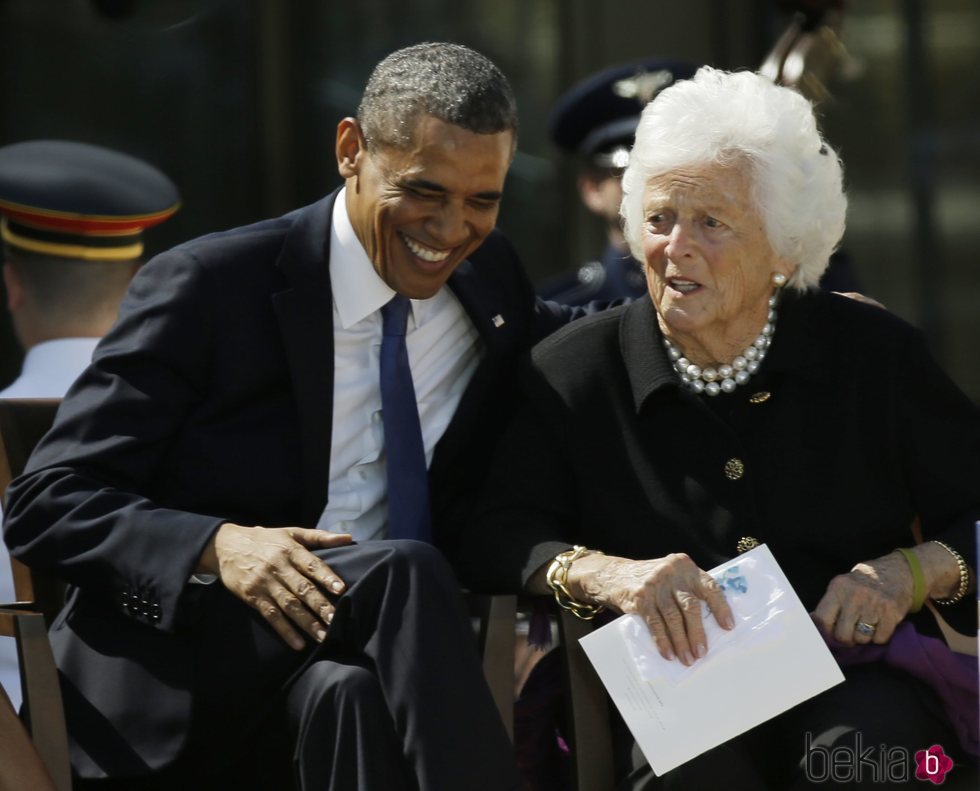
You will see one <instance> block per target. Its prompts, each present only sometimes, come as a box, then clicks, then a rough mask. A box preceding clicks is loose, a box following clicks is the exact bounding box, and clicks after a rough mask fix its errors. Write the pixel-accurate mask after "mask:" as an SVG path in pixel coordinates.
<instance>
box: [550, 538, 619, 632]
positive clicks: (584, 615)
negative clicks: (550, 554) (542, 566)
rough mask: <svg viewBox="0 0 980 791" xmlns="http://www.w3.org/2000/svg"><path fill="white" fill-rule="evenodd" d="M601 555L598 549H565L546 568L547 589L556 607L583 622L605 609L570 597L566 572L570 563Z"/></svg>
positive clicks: (599, 605) (577, 547)
mask: <svg viewBox="0 0 980 791" xmlns="http://www.w3.org/2000/svg"><path fill="white" fill-rule="evenodd" d="M601 554H602V552H600V551H599V550H598V549H586V548H585V547H580V546H576V547H573V548H572V549H567V550H565V551H564V552H559V553H558V554H557V555H555V559H554V560H552V561H551V565H550V566H548V573H547V574H546V575H545V579H546V580H547V582H548V587H549V588H551V590H553V591H554V593H555V601H556V602H558V606H559V607H561V608H563V609H565V610H568V611H569V612H571V614H572V615H574V616H575V617H576V618H581V619H582V620H583V621H591V620H592V619H593V618H595V617H596V616H597V615H598V614H599V613H601V612H602V611H603V610H604V609H606V608H605V607H604V606H603V605H601V604H585V603H584V602H580V601H579V600H578V599H576V598H575V597H574V596H572V594H571V592H570V591H569V590H568V587H567V582H568V570H569V569H570V568H571V567H572V563H574V562H575V561H576V560H578V559H579V558H581V557H585V556H586V555H601Z"/></svg>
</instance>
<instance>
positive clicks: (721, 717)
mask: <svg viewBox="0 0 980 791" xmlns="http://www.w3.org/2000/svg"><path fill="white" fill-rule="evenodd" d="M710 574H711V576H713V577H714V578H715V579H716V580H717V581H718V583H719V584H720V585H721V586H722V588H723V589H724V591H725V596H726V598H727V600H728V603H729V605H730V606H731V608H732V613H733V614H734V616H735V628H734V629H732V630H731V631H726V630H725V629H722V628H721V627H720V626H719V625H718V624H717V623H716V622H715V621H714V619H713V618H712V616H711V614H710V612H709V611H708V609H707V606H703V612H704V624H705V633H706V635H707V638H708V653H707V655H706V656H705V657H704V658H703V659H699V660H697V661H696V662H695V663H694V664H693V665H692V666H691V667H685V666H684V665H682V664H681V663H680V662H679V661H677V660H676V659H675V660H673V661H667V660H666V659H664V658H663V657H662V656H660V654H659V652H658V651H657V649H656V646H655V645H654V642H653V639H652V637H651V636H650V632H649V630H648V628H647V626H646V624H645V623H644V621H643V619H642V618H641V617H640V616H638V615H623V616H621V617H619V618H617V619H616V620H615V621H613V622H612V623H609V624H607V625H606V626H603V627H602V628H600V629H596V630H595V631H594V632H592V633H591V634H589V635H587V636H585V637H583V638H582V639H581V643H582V647H583V648H584V649H585V653H586V655H587V656H588V657H589V659H590V660H591V662H592V664H593V665H594V666H595V669H596V672H597V673H598V674H599V678H600V679H601V680H602V683H603V684H604V685H605V687H606V690H607V691H608V693H609V695H610V697H611V698H612V700H613V703H615V704H616V708H618V709H619V713H620V714H621V715H622V717H623V719H624V720H625V722H626V724H627V725H628V726H629V729H630V731H631V732H632V734H633V737H634V738H635V739H636V741H637V744H638V745H639V747H640V749H641V750H642V751H643V754H644V755H645V756H646V759H647V761H649V763H650V766H651V767H652V768H653V771H654V772H655V773H656V774H657V775H662V774H663V773H664V772H668V771H670V770H671V769H673V768H674V767H676V766H680V765H681V764H682V763H684V762H686V761H689V760H691V759H692V758H694V757H695V756H698V755H700V754H701V753H703V752H705V751H707V750H710V749H711V748H712V747H716V746H717V745H719V744H721V743H722V742H726V741H728V740H729V739H731V738H733V737H735V736H738V734H740V733H743V732H744V731H747V730H748V729H749V728H752V727H754V726H756V725H758V724H759V723H762V722H765V721H766V720H768V719H770V718H772V717H775V716H776V715H777V714H780V713H781V712H783V711H786V710H787V709H789V708H791V707H793V706H795V705H796V704H798V703H801V702H802V701H804V700H807V699H808V698H811V697H813V696H814V695H817V694H818V693H820V692H823V691H824V690H825V689H829V688H830V687H832V686H834V685H835V684H839V683H840V682H841V681H843V680H844V676H843V674H842V673H841V671H840V668H839V667H838V666H837V662H836V661H835V660H834V658H833V656H832V655H831V653H830V649H828V648H827V645H826V644H825V643H824V641H823V638H822V637H821V636H820V633H819V632H818V631H817V628H816V626H814V624H813V621H812V620H811V618H810V615H809V613H807V611H806V609H805V608H804V607H803V604H802V603H801V602H800V600H799V598H798V597H797V595H796V593H795V592H794V591H793V589H792V587H790V584H789V582H788V581H787V580H786V577H785V576H784V575H783V572H782V570H781V569H780V568H779V565H778V564H777V563H776V559H775V558H774V557H773V556H772V553H771V552H770V551H769V548H768V547H766V546H765V545H764V544H763V545H760V546H758V547H756V548H755V549H753V550H751V551H749V552H746V553H745V554H743V555H739V556H738V557H737V558H735V559H733V560H731V561H729V562H728V563H724V564H722V565H721V566H718V567H717V568H715V569H712V570H711V572H710Z"/></svg>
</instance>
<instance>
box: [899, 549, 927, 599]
mask: <svg viewBox="0 0 980 791" xmlns="http://www.w3.org/2000/svg"><path fill="white" fill-rule="evenodd" d="M898 551H899V552H901V553H902V557H904V558H905V560H906V561H908V564H909V569H910V570H911V572H912V606H911V607H909V612H918V611H919V610H921V609H922V605H923V604H925V601H926V579H925V577H924V576H923V575H922V564H921V563H919V558H918V556H916V554H915V552H913V551H912V550H911V549H906V548H905V547H899V548H898Z"/></svg>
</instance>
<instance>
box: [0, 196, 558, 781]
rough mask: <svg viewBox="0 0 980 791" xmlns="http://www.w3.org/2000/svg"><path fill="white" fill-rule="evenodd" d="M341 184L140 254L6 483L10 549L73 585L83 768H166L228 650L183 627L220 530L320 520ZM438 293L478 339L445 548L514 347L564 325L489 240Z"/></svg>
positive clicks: (438, 483)
mask: <svg viewBox="0 0 980 791" xmlns="http://www.w3.org/2000/svg"><path fill="white" fill-rule="evenodd" d="M336 195H337V193H334V194H333V195H330V196H328V197H326V198H324V199H323V200H321V201H319V202H318V203H316V204H313V205H312V206H309V207H306V208H304V209H301V210H298V211H296V212H294V213H292V214H289V215H286V216H285V217H282V218H279V219H274V220H269V221H266V222H261V223H258V224H256V225H252V226H248V227H244V228H239V229H235V230H232V231H228V232H224V233H218V234H213V235H210V236H207V237H204V238H202V239H199V240H195V241H192V242H190V243H187V244H185V245H182V246H180V247H178V248H175V249H174V250H172V251H170V252H168V253H165V254H163V255H160V256H158V257H157V258H155V259H154V260H152V261H151V262H149V263H148V264H147V265H146V266H145V267H144V268H143V269H142V271H141V272H140V273H139V274H138V276H137V277H136V279H135V280H134V282H133V284H132V288H131V289H130V293H129V295H128V296H127V298H126V300H125V302H124V303H123V306H122V309H121V314H120V319H119V322H118V323H117V325H116V326H115V327H114V329H113V330H112V331H111V332H110V333H109V334H108V335H107V336H106V337H105V339H104V340H103V342H102V343H101V344H100V346H99V348H98V350H97V352H96V353H95V356H94V359H93V364H92V366H91V367H90V368H89V369H88V370H87V371H86V372H85V373H84V374H83V375H82V376H81V378H80V379H79V381H78V382H77V383H76V385H75V386H74V388H73V389H72V390H71V392H70V393H69V394H68V396H67V397H66V399H65V401H64V403H63V404H62V407H61V410H60V412H59V415H58V417H57V420H56V423H55V426H54V428H53V430H52V432H51V433H50V434H49V435H48V436H47V438H46V439H45V440H44V441H43V442H42V443H41V445H40V446H39V447H38V449H37V451H36V452H35V454H34V456H33V457H32V459H31V461H30V463H29V464H28V469H27V471H26V472H25V474H24V475H23V476H21V477H20V478H19V479H18V480H17V481H15V482H14V484H13V485H12V486H11V487H10V490H9V501H8V508H7V519H6V525H5V539H6V540H7V542H8V544H9V545H10V547H11V549H12V552H13V554H14V555H15V556H17V557H19V558H20V559H21V560H24V561H26V562H27V563H28V564H30V565H32V566H38V567H41V568H47V569H51V570H53V571H54V572H55V573H56V574H57V575H58V576H59V577H61V578H63V579H65V580H66V581H68V582H69V583H71V584H72V585H74V586H76V587H75V589H74V591H73V594H72V598H71V599H70V601H69V605H68V607H67V608H66V609H65V610H64V611H63V612H62V614H61V616H60V617H59V618H58V620H57V621H56V623H55V624H54V625H53V629H52V641H53V643H54V647H55V650H56V655H57V660H58V665H59V668H60V669H61V672H62V674H63V681H64V688H65V698H66V710H67V716H68V719H69V729H70V731H71V734H72V753H73V763H74V765H75V769H76V771H78V772H80V773H81V774H83V775H85V776H100V775H101V774H102V773H103V772H108V773H110V774H119V773H140V772H145V771H146V770H147V769H154V768H158V767H161V766H164V765H166V764H168V763H169V762H170V761H172V760H173V759H174V756H175V755H176V754H177V753H178V752H179V750H180V748H181V745H182V744H183V743H184V741H185V739H186V736H187V723H188V717H189V714H190V709H191V705H192V698H193V697H194V695H195V688H194V685H195V683H197V682H196V679H197V678H198V676H199V675H200V674H198V673H196V672H194V671H193V670H192V665H193V664H194V663H197V662H201V661H205V662H222V661H233V657H206V658H203V659H202V658H201V657H198V656H195V641H194V639H193V635H192V634H189V633H188V631H187V626H188V625H189V624H192V623H193V621H194V617H195V613H194V601H195V599H196V598H197V596H198V595H199V594H200V590H201V589H200V587H199V586H192V587H190V588H189V587H188V585H187V581H188V579H189V577H190V576H191V574H192V572H193V571H194V568H195V565H196V563H197V561H198V558H199V556H200V554H201V552H202V550H203V549H204V547H205V545H206V544H207V542H208V540H209V539H210V537H211V535H212V534H213V532H214V531H215V530H216V529H217V527H218V526H219V525H220V524H221V523H222V522H225V521H232V522H237V523H240V524H249V525H263V526H268V527H277V526H287V525H298V526H304V527H314V526H315V525H316V523H317V520H318V518H319V516H320V514H321V512H322V510H323V508H324V506H325V504H326V499H327V489H328V476H329V468H330V436H331V418H332V396H333V368H334V362H333V310H332V297H331V289H330V278H329V272H328V260H327V259H328V255H329V239H330V218H331V212H332V209H333V203H334V200H335V198H336ZM449 285H450V287H451V288H452V290H453V292H454V293H455V294H456V296H457V297H458V299H459V300H460V302H461V303H462V305H463V307H464V309H465V310H466V312H467V314H468V315H469V316H470V318H471V319H472V321H473V323H474V325H475V327H476V329H477V331H478V333H479V335H480V337H481V339H482V341H483V347H484V352H483V358H482V361H481V363H480V365H479V366H478V368H477V370H476V372H475V374H474V376H473V379H472V380H471V382H470V384H469V387H468V388H467V390H466V392H465V393H464V395H463V398H462V400H461V401H460V404H459V407H458V409H457V412H456V415H455V417H454V419H453V421H452V422H451V424H450V425H449V427H448V428H447V430H446V432H445V434H444V436H443V437H442V439H441V441H440V442H439V444H438V446H437V449H436V453H435V456H434V459H433V462H432V466H431V469H430V480H431V488H432V499H433V518H434V530H435V535H436V537H437V540H438V541H439V542H440V543H443V544H447V543H449V542H451V540H452V535H453V529H454V526H455V524H456V523H457V520H458V519H460V518H461V515H462V514H463V513H464V512H465V511H466V509H467V507H468V505H469V503H471V502H472V500H473V493H474V491H475V489H476V487H478V486H479V483H480V482H481V480H482V479H483V477H484V472H485V467H486V465H487V463H488V459H489V456H490V449H491V447H492V446H493V445H494V444H495V442H496V438H497V437H498V436H499V435H500V432H501V428H502V425H503V423H504V421H505V420H506V419H507V417H508V414H509V411H510V409H511V407H512V387H513V382H512V379H513V377H512V371H513V368H514V366H515V362H516V360H517V358H518V357H519V355H520V354H521V353H522V352H524V351H526V350H527V349H529V348H530V346H531V344H532V343H533V342H534V341H535V340H537V339H538V338H539V337H541V336H542V335H543V334H545V333H547V332H548V331H550V330H551V329H554V328H555V327H557V326H558V325H559V324H561V323H563V322H564V321H565V320H567V318H568V315H567V314H566V313H565V312H564V311H562V310H560V309H558V308H557V306H548V305H545V304H543V303H538V302H536V300H535V297H534V295H533V291H532V287H531V285H530V283H529V282H528V280H527V278H526V275H525V273H524V271H523V269H522V267H521V265H520V263H519V261H518V260H517V258H516V256H515V255H514V253H513V251H512V250H511V248H510V246H509V245H508V244H507V242H506V241H505V240H504V238H503V237H502V236H501V235H500V234H498V233H496V232H495V233H494V234H493V235H491V237H490V238H489V239H488V240H487V241H486V242H485V244H484V245H483V246H482V247H481V248H480V250H478V251H477V252H476V253H475V254H474V255H473V256H471V258H470V259H469V260H468V261H465V262H463V263H462V264H461V265H460V266H459V267H458V269H457V270H456V271H455V272H454V274H453V275H452V277H451V278H450V280H449ZM242 606H243V607H244V605H242ZM255 686H256V690H258V689H260V688H261V684H259V683H258V680H257V681H256V685H255ZM237 694H245V695H248V694H249V690H239V691H238V693H237ZM255 694H258V693H257V692H256V693H255ZM222 727H223V728H224V727H227V723H225V724H223V725H222Z"/></svg>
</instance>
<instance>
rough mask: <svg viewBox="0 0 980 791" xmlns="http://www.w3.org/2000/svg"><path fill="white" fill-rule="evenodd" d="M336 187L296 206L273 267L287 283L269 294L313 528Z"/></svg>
mask: <svg viewBox="0 0 980 791" xmlns="http://www.w3.org/2000/svg"><path fill="white" fill-rule="evenodd" d="M336 197H337V192H334V193H332V194H331V195H329V196H327V197H326V198H324V199H323V200H321V201H318V202H317V203H315V204H313V205H312V206H309V207H307V208H305V209H301V210H300V212H298V216H297V219H296V222H295V223H294V225H293V227H292V228H291V229H290V231H289V233H288V234H287V236H286V240H285V243H284V244H283V249H282V253H281V254H280V256H279V260H278V262H277V266H278V267H279V268H280V269H281V270H282V272H283V274H284V276H285V278H286V280H287V282H288V284H289V286H288V287H287V288H286V289H284V290H283V291H280V292H279V293H277V294H274V295H273V297H272V300H273V307H274V309H275V312H276V315H277V317H278V319H279V328H280V331H281V333H282V339H283V344H284V346H285V350H286V359H287V362H288V365H289V373H290V377H291V379H292V382H293V390H294V392H295V395H296V407H297V410H298V413H299V431H300V437H301V442H302V449H303V451H302V452H303V471H304V481H303V492H304V496H303V525H304V526H308V527H314V526H315V525H316V523H317V520H318V519H319V517H320V514H321V513H322V512H323V508H324V506H325V505H326V502H327V489H328V487H329V484H330V447H331V433H332V418H333V376H334V374H333V372H334V359H333V358H334V353H333V348H334V346H333V297H332V292H331V288H330V267H329V257H330V221H331V217H332V213H333V204H334V200H335V199H336Z"/></svg>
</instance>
